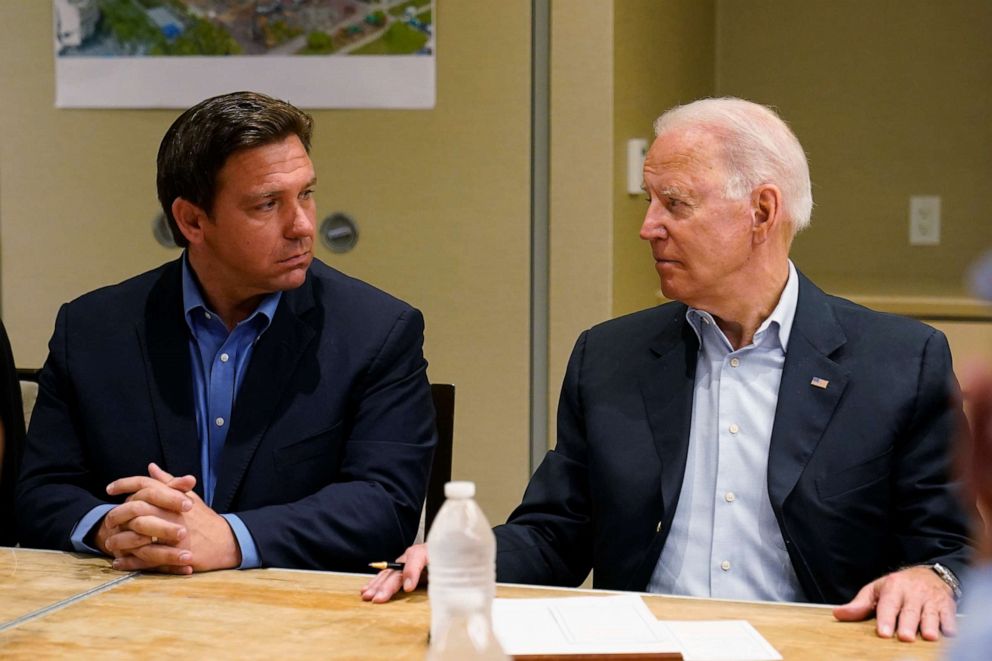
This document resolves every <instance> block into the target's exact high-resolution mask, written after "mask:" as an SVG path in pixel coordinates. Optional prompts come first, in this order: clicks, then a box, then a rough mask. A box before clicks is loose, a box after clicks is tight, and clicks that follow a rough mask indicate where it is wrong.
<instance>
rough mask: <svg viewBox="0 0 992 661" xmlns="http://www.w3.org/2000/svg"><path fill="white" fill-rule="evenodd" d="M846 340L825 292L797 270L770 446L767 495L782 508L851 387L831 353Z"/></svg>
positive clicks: (844, 372)
mask: <svg viewBox="0 0 992 661" xmlns="http://www.w3.org/2000/svg"><path fill="white" fill-rule="evenodd" d="M846 341H847V338H846V336H845V335H844V331H843V329H841V327H840V324H839V323H838V322H837V319H836V317H835V316H834V313H833V308H832V307H831V305H830V302H829V298H828V297H827V295H826V294H824V293H823V292H822V291H820V289H818V288H817V287H816V286H815V285H814V284H813V283H812V282H810V281H809V280H807V279H806V277H805V276H803V275H802V274H799V301H798V303H797V306H796V315H795V320H794V321H793V329H792V333H791V334H790V338H789V348H788V351H787V353H786V357H785V367H784V369H783V371H782V383H781V385H780V386H779V395H778V405H777V407H776V409H775V423H774V426H773V427H772V437H771V446H770V448H769V451H768V495H769V498H770V500H771V503H772V507H773V508H774V509H775V510H776V513H778V514H781V508H782V503H783V502H784V501H785V499H786V498H787V497H788V495H789V494H790V493H791V492H792V489H793V488H794V487H795V486H796V482H797V481H798V480H799V477H800V475H801V474H802V472H803V469H804V468H805V467H806V463H807V462H808V461H809V458H810V457H811V456H812V454H813V452H814V451H815V450H816V446H817V445H818V444H819V442H820V439H821V438H822V437H823V432H824V430H826V428H827V425H828V424H829V423H830V420H831V418H832V417H833V414H834V410H835V409H836V408H837V403H838V402H839V401H840V398H841V396H842V395H843V393H844V389H845V388H846V387H847V383H848V378H849V374H848V372H847V370H845V369H844V368H843V367H841V366H840V365H838V364H837V363H836V362H834V361H833V360H832V359H831V358H830V356H831V355H832V354H833V353H834V352H835V351H836V350H837V349H838V348H839V347H841V346H842V345H843V344H844V343H845V342H846Z"/></svg>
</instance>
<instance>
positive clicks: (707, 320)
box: [703, 317, 710, 326]
mask: <svg viewBox="0 0 992 661" xmlns="http://www.w3.org/2000/svg"><path fill="white" fill-rule="evenodd" d="M703 323H704V324H706V325H707V326H709V325H710V320H709V318H708V317H703Z"/></svg>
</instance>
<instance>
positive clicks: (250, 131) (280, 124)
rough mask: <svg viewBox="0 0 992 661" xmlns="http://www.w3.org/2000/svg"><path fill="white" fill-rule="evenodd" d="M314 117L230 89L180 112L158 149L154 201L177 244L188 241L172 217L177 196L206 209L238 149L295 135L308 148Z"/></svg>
mask: <svg viewBox="0 0 992 661" xmlns="http://www.w3.org/2000/svg"><path fill="white" fill-rule="evenodd" d="M312 130H313V118H312V117H310V115H308V114H307V113H305V112H303V111H302V110H300V109H298V108H296V107H294V106H292V105H290V104H289V103H286V102H285V101H280V100H278V99H273V98H272V97H269V96H266V95H264V94H258V93H257V92H234V93H232V94H223V95H221V96H215V97H213V98H210V99H207V100H206V101H201V102H200V103H198V104H196V105H195V106H193V107H192V108H190V109H189V110H187V111H186V112H184V113H183V114H182V115H180V116H179V119H177V120H176V121H175V122H173V124H172V126H170V127H169V130H168V131H166V132H165V137H163V138H162V144H161V145H159V148H158V177H157V183H158V201H159V202H160V203H161V204H162V210H163V211H164V212H165V217H166V219H167V220H168V221H169V229H170V230H172V236H173V239H174V240H175V242H176V245H179V246H182V247H185V246H186V245H188V242H187V241H186V237H184V236H183V234H182V232H180V231H179V226H178V225H177V224H176V219H175V218H174V217H173V216H172V203H173V202H174V201H175V199H176V198H178V197H181V198H183V199H184V200H188V201H189V202H192V203H193V204H195V205H197V206H198V207H200V208H201V209H203V210H204V211H205V212H207V213H210V212H211V207H212V206H213V201H214V196H215V194H216V192H217V173H218V172H220V170H221V168H223V167H224V163H225V162H227V159H228V157H230V155H231V154H233V153H234V152H236V151H239V150H242V149H250V148H252V147H261V146H263V145H267V144H271V143H273V142H279V141H281V140H283V139H284V138H287V137H289V136H290V135H295V136H297V137H298V138H299V139H300V142H302V143H303V146H304V147H305V148H306V150H307V152H308V153H309V151H310V134H311V132H312Z"/></svg>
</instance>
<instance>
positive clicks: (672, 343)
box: [641, 305, 699, 519]
mask: <svg viewBox="0 0 992 661" xmlns="http://www.w3.org/2000/svg"><path fill="white" fill-rule="evenodd" d="M685 311H686V308H685V306H684V305H679V306H678V308H677V312H676V314H675V315H674V316H673V317H672V318H671V319H670V320H669V321H668V325H667V327H666V328H665V329H664V330H663V332H662V334H661V335H659V337H658V339H657V340H656V341H655V342H654V343H653V344H652V346H651V351H652V353H653V354H654V356H655V358H654V360H653V361H651V362H650V363H649V364H648V365H647V368H646V369H645V370H644V371H643V372H642V373H641V394H642V396H643V397H644V406H645V408H646V409H647V414H648V423H649V424H650V426H651V435H652V437H653V438H654V446H655V450H656V451H657V453H658V459H659V460H660V461H661V489H662V499H663V504H664V507H665V518H666V519H669V518H670V517H671V515H672V513H674V511H675V505H676V503H677V501H678V496H679V492H680V491H681V489H682V477H683V475H684V473H685V463H686V456H687V453H688V449H689V426H690V424H691V422H692V419H691V418H692V396H693V384H694V382H695V376H696V357H697V354H698V353H699V340H698V338H697V337H696V334H695V333H694V332H693V330H692V328H691V327H690V326H689V323H688V322H687V321H686V319H685Z"/></svg>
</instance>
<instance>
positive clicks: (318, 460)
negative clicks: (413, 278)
mask: <svg viewBox="0 0 992 661" xmlns="http://www.w3.org/2000/svg"><path fill="white" fill-rule="evenodd" d="M423 328H424V326H423V318H422V317H421V315H420V313H419V312H418V311H417V310H415V309H413V308H411V307H410V306H408V305H406V304H405V303H403V302H401V301H399V300H397V299H395V298H393V297H391V296H389V295H387V294H385V293H383V292H381V291H379V290H377V289H374V288H373V287H371V286H369V285H367V284H365V283H362V282H360V281H358V280H355V279H353V278H349V277H347V276H345V275H343V274H341V273H339V272H337V271H335V270H333V269H331V268H329V267H327V266H326V265H324V264H321V263H320V262H318V261H316V260H315V261H314V263H313V265H312V266H311V267H310V271H309V273H308V274H307V279H306V281H305V283H304V284H303V285H302V286H301V287H299V288H298V289H294V290H291V291H287V292H284V294H283V296H282V299H281V301H280V302H279V306H278V308H277V310H276V313H275V316H274V318H273V320H272V323H271V325H270V326H269V328H268V330H267V331H266V332H265V333H264V334H263V335H262V336H261V337H260V338H259V340H258V342H257V344H256V346H255V348H254V352H253V354H252V358H251V362H250V364H249V366H248V369H247V371H246V373H245V376H244V381H243V383H242V386H241V390H240V392H239V394H238V396H237V401H236V402H235V405H234V409H233V413H232V416H231V417H232V420H231V428H230V430H229V432H228V437H227V442H226V445H225V447H224V449H223V452H222V454H221V459H220V466H219V468H218V475H217V486H216V490H215V493H214V500H213V504H212V506H213V509H215V510H216V511H217V512H220V513H226V512H234V513H236V514H237V515H238V516H239V517H240V518H241V519H242V520H243V521H244V523H245V525H246V526H247V527H248V529H249V530H250V531H251V534H252V537H253V538H254V540H255V542H256V543H257V545H258V550H259V553H260V557H261V561H262V564H263V565H265V566H278V567H307V568H318V569H340V570H357V569H364V568H365V563H367V562H369V560H370V559H375V558H393V557H396V555H398V554H399V553H401V552H402V551H403V549H405V548H406V547H407V545H408V544H410V543H411V542H412V541H413V538H414V535H415V534H416V531H417V524H418V522H419V517H420V510H421V505H422V503H423V500H424V493H425V490H426V485H427V474H428V470H429V467H430V461H431V456H432V453H433V448H434V444H435V442H436V437H435V430H434V414H433V405H432V403H431V394H430V386H429V385H428V383H427V377H426V368H427V362H426V361H425V360H424V357H423V351H422V345H423ZM188 338H189V330H188V327H187V325H186V322H185V319H184V316H183V307H182V288H181V269H180V261H178V260H177V261H175V262H171V263H169V264H166V265H164V266H162V267H160V268H158V269H156V270H154V271H150V272H148V273H145V274H143V275H139V276H137V277H135V278H133V279H131V280H128V281H126V282H123V283H121V284H119V285H116V286H113V287H107V288H104V289H100V290H97V291H95V292H92V293H90V294H87V295H85V296H83V297H81V298H79V299H77V300H75V301H73V302H71V303H68V304H66V305H64V306H63V307H62V309H61V310H59V314H58V319H57V321H56V324H55V332H54V334H53V336H52V340H51V342H50V343H49V357H48V360H47V361H46V363H45V367H44V369H43V370H42V372H41V375H40V379H39V382H40V392H39V395H38V401H37V404H36V406H35V409H34V415H33V417H32V421H31V426H30V429H29V431H28V438H27V444H26V451H25V455H24V460H23V468H22V471H21V480H20V483H19V484H18V518H19V523H20V532H21V536H22V537H21V540H22V543H23V544H24V545H25V546H37V547H45V548H55V549H63V550H70V548H71V547H70V542H69V536H70V533H71V531H72V529H73V526H74V525H75V524H76V522H77V521H78V520H79V519H80V517H82V516H83V515H84V514H85V513H86V512H88V511H89V510H90V509H91V508H92V507H94V506H95V505H98V504H100V503H104V502H108V501H109V500H110V499H108V497H107V495H106V492H105V490H104V489H105V487H106V485H107V484H108V483H109V482H110V481H112V480H114V479H116V478H120V477H123V476H128V475H146V474H147V465H148V462H150V461H155V462H158V463H159V465H161V466H162V467H163V468H165V469H166V470H167V471H169V472H171V473H173V474H175V475H183V474H187V473H189V474H193V475H196V476H197V477H198V482H199V481H200V480H199V476H200V442H199V440H198V439H197V431H196V420H195V411H194V404H193V386H192V384H193V379H192V371H191V366H190V353H189V346H188ZM197 489H199V484H198V485H197ZM200 494H201V495H202V492H200Z"/></svg>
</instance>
